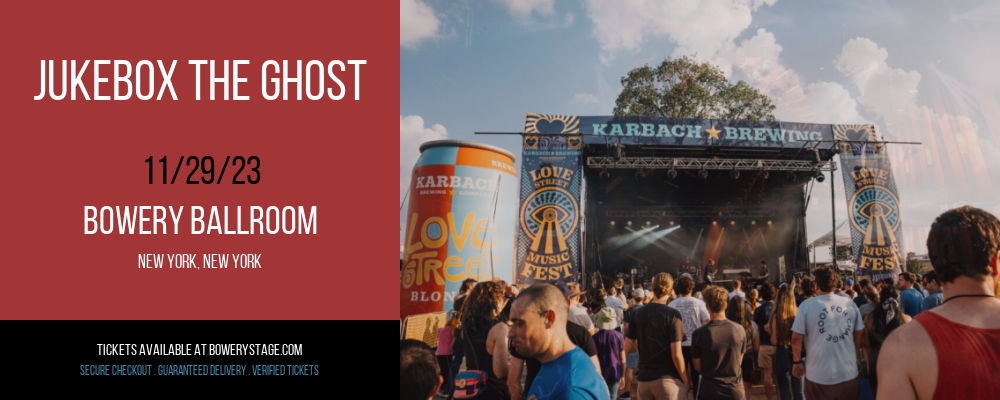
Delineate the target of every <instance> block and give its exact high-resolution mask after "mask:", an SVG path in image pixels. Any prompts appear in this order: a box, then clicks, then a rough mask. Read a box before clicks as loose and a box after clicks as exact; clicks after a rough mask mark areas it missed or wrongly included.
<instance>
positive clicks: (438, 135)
mask: <svg viewBox="0 0 1000 400" xmlns="http://www.w3.org/2000/svg"><path fill="white" fill-rule="evenodd" d="M447 138H448V130H447V129H445V128H444V126H441V124H434V126H432V127H429V128H428V127H424V119H423V118H421V117H420V116H419V115H408V116H406V117H403V116H402V115H400V116H399V202H400V203H402V202H403V196H405V195H406V191H407V189H409V188H410V173H411V171H412V170H413V165H414V164H416V163H417V159H418V158H420V144H421V143H424V142H427V141H431V140H441V139H447Z"/></svg>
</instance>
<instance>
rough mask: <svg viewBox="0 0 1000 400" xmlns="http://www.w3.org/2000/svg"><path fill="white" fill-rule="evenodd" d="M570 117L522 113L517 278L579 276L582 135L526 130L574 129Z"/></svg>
mask: <svg viewBox="0 0 1000 400" xmlns="http://www.w3.org/2000/svg"><path fill="white" fill-rule="evenodd" d="M540 121H541V122H542V123H543V124H544V123H550V124H551V123H552V121H555V123H556V124H557V126H544V125H541V124H539V122H540ZM575 121H576V117H565V116H550V115H539V114H528V118H527V122H526V123H525V128H524V135H523V144H524V147H523V149H524V150H523V152H522V154H523V156H522V157H523V159H522V161H521V196H520V197H521V202H520V208H519V210H518V214H517V216H518V217H517V223H518V225H519V229H518V230H517V283H518V284H524V285H530V284H533V283H536V282H555V281H562V282H576V281H578V280H579V274H580V237H581V235H580V230H581V227H582V225H583V223H582V214H583V213H582V211H581V204H580V192H581V185H582V184H583V179H582V176H581V174H582V171H581V168H582V160H583V152H582V148H583V137H581V136H578V135H533V134H532V133H539V132H541V133H564V132H565V133H577V125H576V124H575Z"/></svg>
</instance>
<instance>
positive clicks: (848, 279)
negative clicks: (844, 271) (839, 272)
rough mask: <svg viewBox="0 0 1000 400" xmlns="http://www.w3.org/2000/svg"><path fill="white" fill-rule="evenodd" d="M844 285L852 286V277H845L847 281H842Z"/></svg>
mask: <svg viewBox="0 0 1000 400" xmlns="http://www.w3.org/2000/svg"><path fill="white" fill-rule="evenodd" d="M844 285H845V286H854V279H851V278H847V282H844Z"/></svg>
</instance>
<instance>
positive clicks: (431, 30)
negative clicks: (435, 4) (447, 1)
mask: <svg viewBox="0 0 1000 400" xmlns="http://www.w3.org/2000/svg"><path fill="white" fill-rule="evenodd" d="M440 26H441V21H440V20H439V19H438V17H437V16H436V15H434V9H432V8H431V7H430V6H428V5H427V4H425V3H424V2H422V1H420V0H399V46H400V47H403V48H407V49H410V50H415V49H416V48H417V47H418V46H419V45H420V43H421V42H423V41H425V40H428V39H433V38H435V37H437V36H438V28H439V27H440Z"/></svg>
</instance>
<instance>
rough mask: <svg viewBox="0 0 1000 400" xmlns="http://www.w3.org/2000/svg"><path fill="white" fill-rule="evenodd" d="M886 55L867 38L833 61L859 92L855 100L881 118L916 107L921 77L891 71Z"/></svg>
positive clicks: (851, 42)
mask: <svg viewBox="0 0 1000 400" xmlns="http://www.w3.org/2000/svg"><path fill="white" fill-rule="evenodd" d="M888 58H889V52H888V51H886V49H884V48H879V47H878V45H877V44H875V42H873V41H871V40H870V39H867V38H855V39H851V40H849V41H847V43H846V44H844V47H843V49H842V50H841V52H840V55H838V56H837V59H836V60H834V65H836V67H837V70H838V71H840V72H841V73H843V74H845V75H847V76H848V77H850V78H852V79H853V80H854V82H855V83H856V84H857V86H858V89H859V90H860V92H861V96H860V97H859V98H858V100H859V101H860V102H861V104H863V105H865V106H866V107H869V108H871V109H872V110H873V111H874V112H875V113H876V114H878V115H880V116H883V117H885V116H890V115H893V114H895V113H900V112H906V111H907V108H910V107H914V106H915V105H916V98H917V84H919V83H920V73H918V72H917V71H909V72H906V71H904V70H902V69H898V68H890V67H889V64H887V63H886V60H887V59H888Z"/></svg>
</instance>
